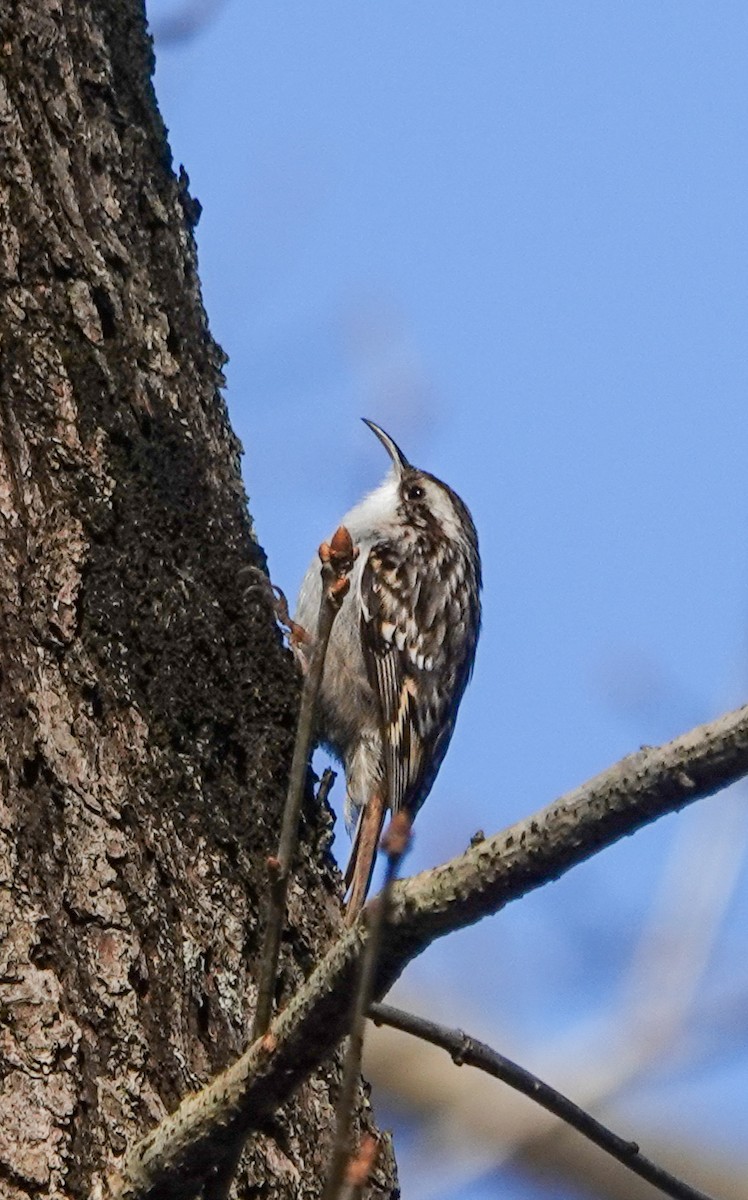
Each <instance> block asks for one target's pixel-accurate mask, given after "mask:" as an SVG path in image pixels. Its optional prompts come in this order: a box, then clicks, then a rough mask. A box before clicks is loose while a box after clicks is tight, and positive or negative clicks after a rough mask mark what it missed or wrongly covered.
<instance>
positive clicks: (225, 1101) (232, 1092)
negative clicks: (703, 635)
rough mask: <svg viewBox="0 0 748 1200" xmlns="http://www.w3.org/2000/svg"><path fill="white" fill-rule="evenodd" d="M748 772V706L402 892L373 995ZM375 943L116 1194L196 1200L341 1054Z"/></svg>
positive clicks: (347, 954) (310, 987)
mask: <svg viewBox="0 0 748 1200" xmlns="http://www.w3.org/2000/svg"><path fill="white" fill-rule="evenodd" d="M746 774H748V707H746V708H742V709H738V710H737V711H736V712H732V713H728V714H726V715H725V716H722V717H719V718H718V719H717V720H716V721H712V722H711V723H710V724H708V725H701V726H699V727H698V728H696V729H693V730H691V732H690V733H687V734H684V735H683V736H682V737H680V738H676V739H675V741H672V742H669V743H667V745H665V746H661V747H659V748H653V747H647V748H645V749H642V750H640V751H639V752H638V753H636V754H632V755H629V756H628V757H627V758H624V759H622V761H621V762H620V763H618V764H616V765H615V766H613V767H611V768H610V769H609V770H607V771H604V772H603V773H602V774H601V775H598V776H596V778H594V779H592V780H591V781H590V782H589V783H587V784H584V785H583V786H582V787H580V788H577V789H576V790H575V791H573V792H570V793H568V794H567V795H566V796H564V797H562V798H561V799H559V800H557V801H554V803H553V804H551V805H549V807H548V808H546V809H543V810H542V811H541V812H539V813H537V814H536V815H535V816H534V817H530V818H527V819H526V820H524V821H520V822H518V823H517V824H516V825H513V826H512V827H511V828H510V829H508V830H506V831H505V832H503V833H500V834H497V835H495V836H494V837H492V838H486V839H485V840H484V841H482V842H479V843H478V844H477V845H476V846H472V847H471V848H470V849H469V850H468V851H467V852H466V853H465V854H463V855H461V856H460V857H459V858H456V859H453V860H452V861H451V862H449V863H445V864H444V865H443V866H441V867H436V868H435V869H434V870H432V871H425V872H423V873H422V874H421V875H416V876H413V877H411V878H410V879H406V880H404V881H402V882H401V883H399V884H396V885H395V887H394V889H393V894H392V906H391V910H390V913H389V917H388V923H387V927H386V929H385V930H384V937H383V941H382V947H381V952H380V955H379V961H378V964H377V971H376V979H375V984H374V988H373V995H374V998H375V999H381V997H382V996H384V995H385V994H386V993H387V991H388V990H389V989H390V987H391V986H392V984H393V983H394V982H395V980H396V979H397V978H398V976H399V975H400V974H401V973H402V971H403V970H404V968H405V967H406V966H407V964H408V963H409V962H410V961H411V959H413V958H415V957H416V955H418V954H420V953H421V952H422V951H423V950H425V949H426V947H427V946H428V945H429V944H430V943H431V942H432V941H433V940H434V939H435V938H437V937H440V936H442V935H443V934H446V933H450V932H453V931H455V930H457V929H461V928H463V927H464V926H466V925H469V924H472V923H473V922H475V921H477V920H479V918H480V917H482V916H488V915H489V914H490V913H495V912H498V911H499V910H500V909H501V908H503V907H504V905H505V904H508V903H509V902H510V901H512V900H517V899H519V897H520V896H524V895H525V894H526V893H527V892H529V891H531V890H532V889H534V888H537V887H540V886H541V885H542V884H544V883H547V882H549V881H550V880H552V879H557V878H558V877H559V876H560V875H562V874H563V873H564V872H565V871H567V870H568V869H569V868H570V867H572V866H575V865H576V864H577V863H580V862H582V861H583V860H584V859H586V858H589V857H590V856H591V855H592V854H594V853H596V852H597V851H599V850H602V849H604V848H605V847H606V846H610V845H612V844H613V843H614V842H616V841H618V839H619V838H621V837H623V836H624V835H625V834H629V833H633V832H634V831H635V830H637V829H640V828H641V827H642V826H643V825H646V824H648V823H649V822H650V821H654V820H655V819H656V818H657V817H660V816H663V815H664V814H666V813H670V812H674V811H675V810H677V809H679V808H682V807H683V806H684V805H686V804H689V803H691V802H692V801H694V800H697V799H700V798H702V797H705V796H708V795H711V794H712V793H713V792H716V791H718V790H719V789H720V788H724V787H727V786H728V785H729V784H731V783H734V782H735V781H736V780H737V779H740V778H742V777H743V776H744V775H746ZM365 912H366V910H364V913H365ZM366 939H367V928H366V917H365V916H364V915H362V917H360V918H359V920H358V921H357V922H356V924H355V925H353V926H352V927H351V928H350V929H348V930H347V931H346V932H345V933H344V934H343V935H342V937H341V938H340V940H339V941H338V942H336V943H335V944H334V945H333V946H332V948H331V949H330V951H329V952H328V954H327V955H326V956H325V958H324V959H323V961H322V962H321V963H320V964H319V966H318V967H317V968H316V970H315V971H314V972H313V974H312V975H311V977H310V978H309V980H308V981H307V983H306V984H305V985H304V986H303V987H302V988H301V989H300V990H299V991H298V992H297V994H296V995H295V996H294V997H293V998H292V999H291V1001H290V1003H289V1005H288V1007H287V1008H285V1009H284V1010H283V1011H282V1012H281V1013H280V1014H279V1015H278V1016H277V1017H276V1019H275V1021H274V1022H273V1025H272V1028H271V1031H270V1032H269V1034H267V1035H266V1036H265V1037H264V1038H262V1039H260V1040H259V1041H257V1042H255V1043H254V1044H253V1045H252V1046H250V1048H249V1049H248V1050H247V1051H246V1052H245V1053H244V1054H243V1055H242V1057H241V1058H240V1059H239V1060H238V1061H237V1062H236V1063H234V1064H233V1066H231V1067H230V1068H228V1070H227V1071H225V1072H224V1073H223V1074H222V1075H220V1076H218V1078H217V1079H215V1080H214V1081H213V1082H212V1083H210V1084H208V1085H207V1086H206V1087H205V1088H203V1089H202V1091H200V1092H198V1093H197V1094H196V1095H193V1096H188V1097H187V1098H186V1099H185V1100H184V1101H183V1102H182V1104H181V1105H180V1106H179V1108H178V1109H177V1111H176V1112H175V1113H174V1114H172V1115H171V1116H170V1117H167V1118H166V1119H165V1120H164V1121H162V1123H161V1124H160V1125H159V1126H158V1127H157V1128H156V1129H155V1130H153V1131H152V1132H151V1133H150V1134H148V1135H147V1136H146V1137H145V1138H144V1139H143V1140H142V1141H141V1142H140V1143H138V1144H137V1145H136V1146H135V1147H134V1148H133V1150H132V1151H131V1152H130V1153H129V1155H128V1156H127V1159H126V1161H125V1163H124V1167H123V1179H122V1180H121V1182H120V1185H119V1188H118V1191H117V1194H118V1195H119V1196H120V1197H121V1198H122V1200H146V1198H149V1197H150V1198H155V1197H156V1196H158V1200H188V1198H190V1197H193V1196H194V1195H195V1192H196V1186H197V1187H199V1186H200V1182H199V1181H200V1180H202V1179H203V1178H204V1177H205V1175H206V1173H207V1172H208V1171H210V1170H211V1169H212V1168H213V1166H214V1164H215V1163H216V1162H217V1161H220V1159H222V1158H223V1157H224V1156H225V1154H226V1153H227V1150H229V1149H230V1147H231V1146H232V1145H234V1144H235V1143H236V1141H237V1140H240V1139H243V1138H244V1137H246V1135H247V1134H248V1133H249V1132H250V1131H251V1130H253V1129H256V1128H257V1126H258V1124H259V1122H260V1121H261V1120H262V1118H263V1117H264V1116H265V1115H266V1114H267V1113H269V1112H272V1111H273V1110H274V1109H276V1108H277V1107H278V1106H279V1105H280V1104H282V1103H283V1102H284V1101H285V1100H286V1099H287V1098H288V1097H289V1095H290V1094H291V1093H292V1092H293V1090H294V1089H295V1088H296V1087H297V1086H298V1085H299V1084H300V1083H301V1082H302V1081H303V1080H304V1079H305V1078H307V1077H308V1076H309V1075H310V1074H311V1072H312V1071H313V1070H314V1069H315V1068H316V1067H317V1066H318V1065H319V1064H320V1063H321V1062H322V1061H323V1060H324V1059H325V1058H327V1057H328V1056H329V1055H330V1054H331V1053H332V1051H333V1050H334V1049H335V1047H336V1046H337V1044H338V1042H339V1041H340V1040H341V1038H342V1037H343V1036H344V1035H345V1033H346V1024H347V1018H348V1002H349V997H350V995H351V992H352V989H353V987H354V986H355V976H356V969H357V966H358V963H359V961H360V957H361V953H362V950H363V947H364V945H365V943H366Z"/></svg>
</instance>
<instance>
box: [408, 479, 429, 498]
mask: <svg viewBox="0 0 748 1200" xmlns="http://www.w3.org/2000/svg"><path fill="white" fill-rule="evenodd" d="M425 494H426V493H425V492H424V490H423V488H422V487H421V486H420V485H419V484H417V483H412V484H411V485H410V487H409V488H406V489H405V499H406V500H422V499H423V497H424V496H425Z"/></svg>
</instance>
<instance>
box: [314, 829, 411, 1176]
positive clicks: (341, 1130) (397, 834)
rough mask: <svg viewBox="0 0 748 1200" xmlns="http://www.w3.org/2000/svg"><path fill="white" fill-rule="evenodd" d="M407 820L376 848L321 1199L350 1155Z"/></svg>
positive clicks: (405, 848) (407, 834)
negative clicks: (379, 879) (374, 889)
mask: <svg viewBox="0 0 748 1200" xmlns="http://www.w3.org/2000/svg"><path fill="white" fill-rule="evenodd" d="M410 830H411V820H410V817H409V816H408V815H407V813H404V812H399V813H395V815H394V816H393V818H392V820H391V821H390V824H389V827H388V828H387V830H386V831H385V834H384V837H383V838H382V841H381V845H380V848H381V849H382V850H384V851H385V853H386V855H387V872H386V875H385V877H384V886H383V888H382V891H381V892H380V894H379V895H378V896H377V897H376V899H375V900H374V901H373V902H372V903H371V904H369V905H368V906H367V908H366V919H367V921H368V923H369V936H368V938H367V941H366V946H365V948H364V953H363V957H362V959H361V970H360V972H359V977H358V985H357V987H356V993H355V996H354V1001H353V1013H352V1016H351V1031H350V1035H349V1037H348V1046H347V1049H346V1054H345V1062H344V1064H343V1078H342V1080H341V1084H340V1095H339V1097H338V1104H337V1111H336V1114H335V1142H334V1144H333V1150H332V1159H331V1162H330V1170H329V1173H328V1176H327V1182H326V1183H325V1190H324V1192H323V1193H322V1200H335V1197H336V1196H338V1195H339V1193H340V1189H341V1187H342V1184H343V1179H344V1176H345V1172H346V1166H347V1165H348V1162H349V1159H350V1158H351V1123H352V1118H353V1108H354V1104H355V1099H356V1088H357V1086H358V1080H359V1076H360V1074H361V1056H362V1054H363V1050H364V1032H365V1030H366V1018H367V1014H368V1012H369V1006H370V1004H371V997H372V991H373V988H374V979H375V976H376V968H377V959H378V957H379V947H380V945H381V941H382V931H383V929H384V926H385V923H386V921H387V917H388V915H389V908H390V899H391V895H392V885H393V883H394V882H395V879H396V877H397V872H398V871H399V869H400V863H401V862H402V860H403V858H404V856H405V855H406V854H407V852H408V847H409V844H410Z"/></svg>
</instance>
